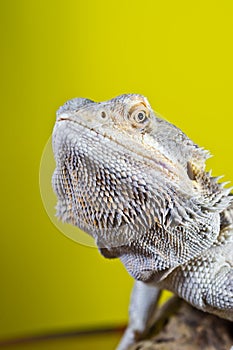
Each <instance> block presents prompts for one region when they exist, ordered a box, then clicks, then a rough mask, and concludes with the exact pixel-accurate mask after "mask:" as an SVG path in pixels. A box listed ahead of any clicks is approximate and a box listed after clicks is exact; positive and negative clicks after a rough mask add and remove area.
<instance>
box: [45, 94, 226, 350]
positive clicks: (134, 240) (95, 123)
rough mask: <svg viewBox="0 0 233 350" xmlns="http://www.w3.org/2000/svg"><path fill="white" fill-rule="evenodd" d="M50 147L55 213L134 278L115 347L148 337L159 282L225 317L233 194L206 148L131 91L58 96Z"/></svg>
mask: <svg viewBox="0 0 233 350" xmlns="http://www.w3.org/2000/svg"><path fill="white" fill-rule="evenodd" d="M53 150H54V155H55V159H56V169H55V172H54V175H53V179H52V183H53V188H54V191H55V193H56V195H57V198H58V204H57V215H58V217H59V218H60V219H61V220H63V221H65V222H67V223H71V224H72V225H75V226H78V227H79V228H81V229H82V230H84V231H85V232H87V233H89V234H90V235H92V236H93V237H94V239H95V240H96V244H97V246H98V248H99V250H100V252H101V253H102V254H103V255H104V256H105V257H107V258H120V260H121V261H122V263H123V264H124V265H125V267H126V269H127V270H128V272H129V273H130V274H131V275H132V276H133V277H134V278H135V280H136V282H135V287H134V290H133V293H132V297H131V306H130V322H129V326H128V328H127V330H126V332H125V335H124V337H123V339H122V341H121V343H120V345H119V347H118V349H119V350H123V349H127V347H128V346H129V345H130V344H132V343H133V342H134V341H135V340H136V339H137V338H140V337H141V336H142V335H144V334H146V332H147V330H148V329H149V327H150V326H151V324H152V323H153V315H154V309H155V307H156V303H157V300H158V297H159V294H160V291H161V290H162V289H168V290H171V291H172V292H174V293H176V294H177V295H179V296H180V297H182V298H183V299H185V300H186V301H187V302H189V303H190V304H192V305H193V306H195V307H196V308H198V309H201V310H203V311H206V312H209V313H213V314H215V315H218V316H220V317H222V318H225V319H228V320H231V321H233V254H232V252H233V205H232V198H233V197H232V196H231V194H230V189H225V188H224V185H223V184H219V183H218V178H213V177H211V174H210V173H207V172H205V161H206V159H207V158H208V157H209V153H208V152H207V151H205V150H204V149H202V148H200V147H198V146H197V145H196V144H194V143H193V142H192V141H191V140H190V139H189V138H188V137H187V136H186V135H185V134H184V133H183V132H182V131H181V130H179V129H178V128H177V127H175V126H174V125H172V124H170V123H169V122H167V121H165V120H163V119H161V118H159V117H158V116H157V115H156V114H155V112H153V110H152V109H151V107H150V105H149V103H148V101H147V99H146V98H145V97H143V96H141V95H136V94H129V95H122V96H118V97H116V98H114V99H112V100H109V101H106V102H101V103H95V102H93V101H91V100H88V99H82V98H77V99H73V100H70V101H68V102H66V103H65V105H64V106H62V107H61V108H60V109H59V110H58V112H57V120H56V124H55V127H54V132H53Z"/></svg>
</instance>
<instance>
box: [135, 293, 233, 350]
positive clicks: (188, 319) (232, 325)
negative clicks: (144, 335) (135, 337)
mask: <svg viewBox="0 0 233 350" xmlns="http://www.w3.org/2000/svg"><path fill="white" fill-rule="evenodd" d="M151 334H152V338H150V339H149V340H144V341H140V342H138V343H137V344H135V345H133V346H131V347H130V348H129V349H130V350H139V349H140V350H200V349H203V350H230V349H231V346H233V322H230V321H226V320H223V319H220V318H218V317H216V316H213V315H210V314H207V313H204V312H202V311H199V310H197V309H194V308H193V307H192V306H190V305H188V304H187V303H186V302H184V301H182V300H181V299H179V298H177V297H173V298H171V299H170V300H169V301H168V302H167V303H166V304H165V305H164V306H163V307H162V308H161V309H160V310H159V312H158V316H157V321H156V326H155V327H154V329H152V330H151ZM151 334H150V335H151ZM232 350H233V347H232Z"/></svg>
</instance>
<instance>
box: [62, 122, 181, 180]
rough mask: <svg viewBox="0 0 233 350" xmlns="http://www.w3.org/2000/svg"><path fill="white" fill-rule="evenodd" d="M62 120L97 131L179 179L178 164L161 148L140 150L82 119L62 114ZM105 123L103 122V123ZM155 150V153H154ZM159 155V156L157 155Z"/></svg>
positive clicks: (92, 131) (142, 138)
mask: <svg viewBox="0 0 233 350" xmlns="http://www.w3.org/2000/svg"><path fill="white" fill-rule="evenodd" d="M61 122H68V124H71V125H72V124H73V125H78V126H79V127H81V128H83V130H86V129H88V130H89V131H90V132H91V133H95V134H96V135H98V136H99V137H103V138H105V139H108V140H109V141H111V142H113V143H115V144H117V145H119V146H120V147H121V148H123V149H127V151H129V152H132V153H133V154H137V156H138V157H140V158H141V157H142V158H143V159H144V160H145V159H146V160H148V161H149V162H150V163H151V164H154V165H156V167H158V168H159V169H160V170H162V172H163V173H164V172H165V173H166V174H167V175H168V176H169V179H170V180H177V179H178V174H177V171H176V168H177V166H175V165H174V164H173V162H172V161H171V160H170V159H169V158H167V157H166V156H165V155H164V154H162V153H161V152H160V151H159V150H157V149H156V148H152V147H150V152H147V150H146V151H145V150H144V151H143V150H140V149H139V148H138V149H136V147H135V145H134V146H133V145H132V147H130V142H129V139H127V143H124V142H120V141H119V140H117V139H116V137H113V136H111V135H109V134H108V133H106V132H103V131H100V130H96V127H95V126H93V127H91V126H89V125H87V124H84V123H82V121H80V120H79V121H77V119H74V118H71V117H70V116H68V115H67V116H61V117H59V118H58V119H57V123H61ZM101 125H103V124H101ZM138 135H140V138H141V141H142V143H144V136H145V135H144V134H138ZM152 152H153V153H152ZM156 155H157V156H156Z"/></svg>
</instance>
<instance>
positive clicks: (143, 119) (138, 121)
mask: <svg viewBox="0 0 233 350" xmlns="http://www.w3.org/2000/svg"><path fill="white" fill-rule="evenodd" d="M129 119H130V120H131V122H132V124H133V126H134V127H141V126H142V125H145V124H147V122H148V121H149V111H148V110H147V109H146V108H143V107H142V106H137V107H136V108H135V107H134V108H133V109H131V111H129Z"/></svg>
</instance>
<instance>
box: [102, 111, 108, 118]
mask: <svg viewBox="0 0 233 350" xmlns="http://www.w3.org/2000/svg"><path fill="white" fill-rule="evenodd" d="M101 117H102V118H103V119H105V118H106V117H107V115H106V113H105V112H104V111H102V112H101Z"/></svg>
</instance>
